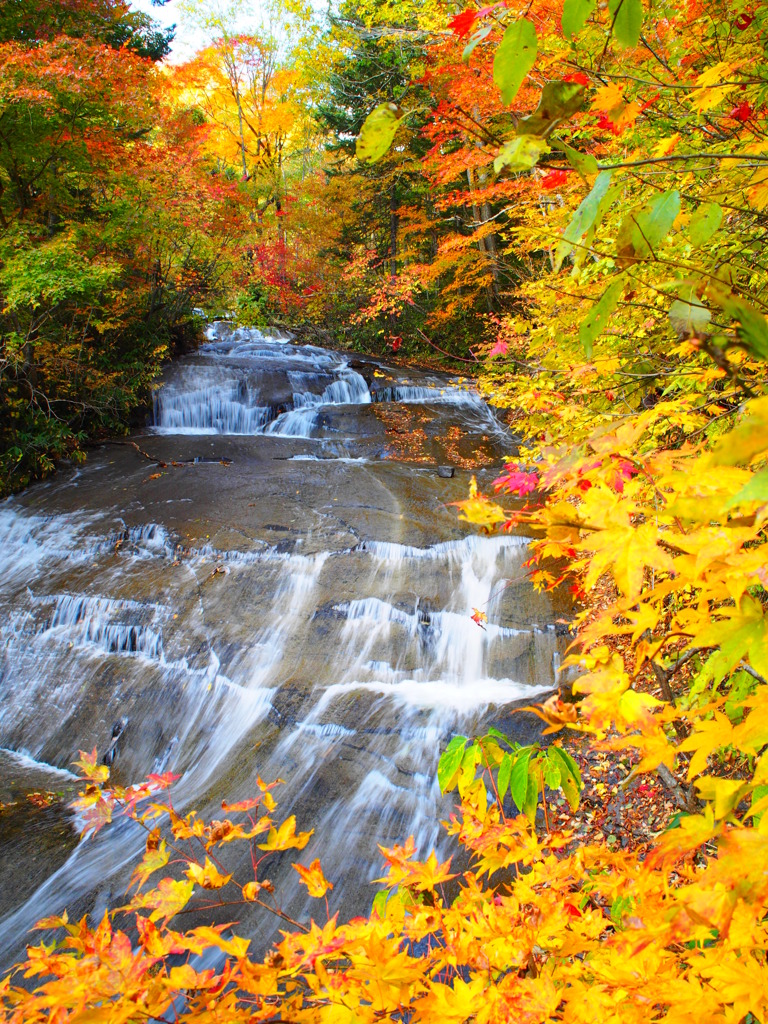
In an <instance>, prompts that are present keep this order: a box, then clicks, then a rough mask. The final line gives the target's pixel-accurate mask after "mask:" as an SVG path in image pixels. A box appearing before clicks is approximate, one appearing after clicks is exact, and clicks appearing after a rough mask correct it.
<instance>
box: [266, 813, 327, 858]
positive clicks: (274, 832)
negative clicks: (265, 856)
mask: <svg viewBox="0 0 768 1024" xmlns="http://www.w3.org/2000/svg"><path fill="white" fill-rule="evenodd" d="M313 832H314V829H312V831H311V832H298V833H297V832H296V818H295V816H294V815H293V814H292V815H291V816H290V818H286V819H285V821H284V822H283V823H282V825H281V826H280V828H275V827H274V826H273V827H272V828H271V829H270V830H269V834H268V835H267V841H266V842H265V843H259V849H260V850H290V849H296V850H303V849H304V847H305V846H306V845H307V843H308V842H309V839H310V836H311V835H312V833H313Z"/></svg>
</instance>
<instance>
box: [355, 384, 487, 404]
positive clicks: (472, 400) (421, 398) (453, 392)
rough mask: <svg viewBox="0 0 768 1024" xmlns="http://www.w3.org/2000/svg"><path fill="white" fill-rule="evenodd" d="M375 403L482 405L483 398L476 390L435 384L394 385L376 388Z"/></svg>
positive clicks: (372, 396)
mask: <svg viewBox="0 0 768 1024" xmlns="http://www.w3.org/2000/svg"><path fill="white" fill-rule="evenodd" d="M371 399H372V401H374V402H405V403H413V402H418V403H419V404H421V405H426V404H432V403H436V402H437V403H441V404H452V405H482V406H484V405H485V403H484V402H483V400H482V398H481V397H480V395H479V394H478V392H477V391H476V390H475V389H474V388H470V387H466V386H460V385H448V384H445V383H443V384H440V383H435V384H432V385H429V386H422V385H415V384H394V385H391V386H387V387H379V388H374V389H373V391H372V392H371Z"/></svg>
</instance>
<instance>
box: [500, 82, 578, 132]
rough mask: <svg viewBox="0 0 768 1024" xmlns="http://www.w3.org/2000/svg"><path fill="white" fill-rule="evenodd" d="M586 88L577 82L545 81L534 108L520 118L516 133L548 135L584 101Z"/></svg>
mask: <svg viewBox="0 0 768 1024" xmlns="http://www.w3.org/2000/svg"><path fill="white" fill-rule="evenodd" d="M585 95H586V89H585V88H584V86H583V85H579V83H578V82H547V84H546V85H545V86H544V88H543V89H542V91H541V99H540V100H539V105H538V107H537V108H536V110H535V111H534V112H533V113H532V114H531V115H530V116H529V117H523V118H521V119H520V121H519V122H518V125H517V134H518V135H548V134H549V132H551V131H553V129H554V128H556V127H557V125H558V124H560V122H561V121H564V120H565V119H566V118H567V117H570V116H571V114H575V113H576V111H577V110H579V109H580V107H581V106H582V105H583V103H584V97H585Z"/></svg>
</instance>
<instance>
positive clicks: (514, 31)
mask: <svg viewBox="0 0 768 1024" xmlns="http://www.w3.org/2000/svg"><path fill="white" fill-rule="evenodd" d="M536 50H537V42H536V29H535V28H534V27H533V22H530V21H528V20H527V19H526V18H520V19H519V20H518V21H514V22H513V23H512V24H511V25H510V26H509V27H508V28H507V30H506V32H505V33H504V36H503V38H502V40H501V42H500V43H499V47H498V49H497V50H496V55H495V56H494V58H493V80H494V82H495V83H496V85H497V86H498V87H499V89H500V90H501V98H502V100H503V101H504V103H505V104H507V103H511V102H512V100H513V99H514V98H515V96H517V93H518V90H519V89H520V86H521V85H522V84H523V80H524V79H525V76H526V75H527V74H528V72H529V71H530V70H531V68H532V67H533V65H534V63H535V62H536Z"/></svg>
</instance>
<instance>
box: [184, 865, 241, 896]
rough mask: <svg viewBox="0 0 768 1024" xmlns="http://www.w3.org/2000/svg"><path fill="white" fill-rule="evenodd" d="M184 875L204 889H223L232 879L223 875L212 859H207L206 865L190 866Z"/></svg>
mask: <svg viewBox="0 0 768 1024" xmlns="http://www.w3.org/2000/svg"><path fill="white" fill-rule="evenodd" d="M184 874H185V875H186V876H187V878H191V879H192V881H193V882H195V883H196V884H197V885H200V886H202V888H203V889H221V888H222V887H223V886H225V885H226V884H227V882H228V881H229V880H230V878H231V877H232V875H223V874H222V873H221V872H220V871H219V869H218V868H217V867H216V865H215V864H214V863H213V861H212V860H211V858H210V857H206V858H205V863H204V864H190V865H189V867H188V868H187V870H186V871H185V872H184Z"/></svg>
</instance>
